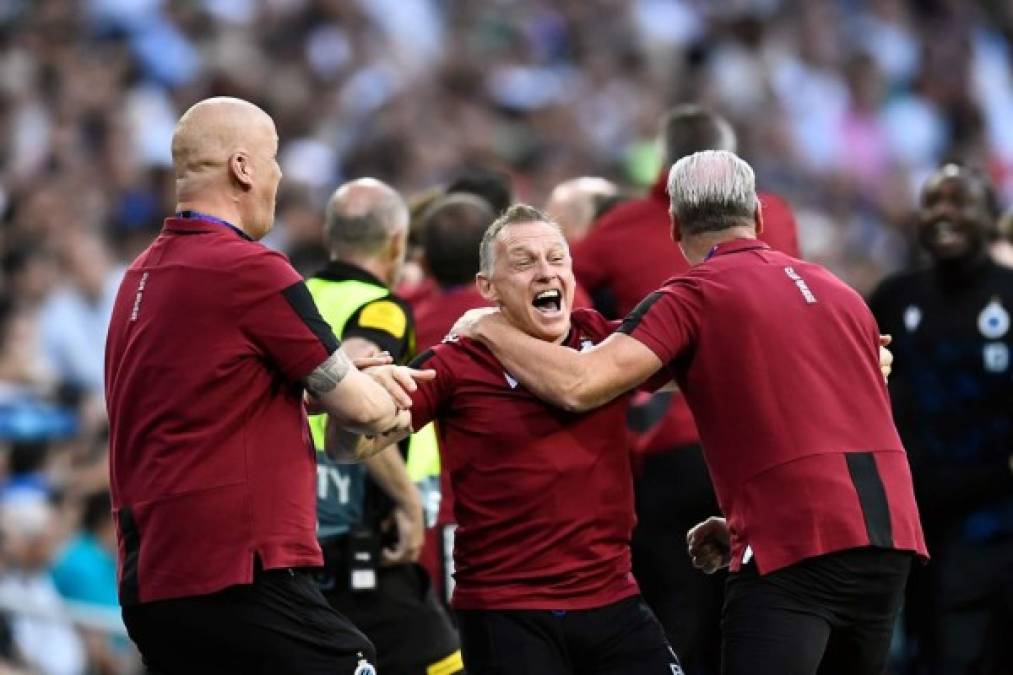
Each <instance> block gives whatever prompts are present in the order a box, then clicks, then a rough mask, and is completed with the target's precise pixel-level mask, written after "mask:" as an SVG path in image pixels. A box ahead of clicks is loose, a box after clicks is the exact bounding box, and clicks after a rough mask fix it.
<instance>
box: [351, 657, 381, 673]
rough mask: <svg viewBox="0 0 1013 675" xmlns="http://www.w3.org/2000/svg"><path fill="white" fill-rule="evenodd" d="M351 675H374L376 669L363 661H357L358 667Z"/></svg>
mask: <svg viewBox="0 0 1013 675" xmlns="http://www.w3.org/2000/svg"><path fill="white" fill-rule="evenodd" d="M352 675H376V668H374V667H373V666H372V665H370V663H369V662H368V661H366V660H365V659H363V660H362V661H359V665H358V666H356V668H355V672H354V673H352Z"/></svg>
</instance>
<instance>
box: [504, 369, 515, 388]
mask: <svg viewBox="0 0 1013 675" xmlns="http://www.w3.org/2000/svg"><path fill="white" fill-rule="evenodd" d="M503 377H505V378H506V381H507V384H509V385H510V388H511V389H516V388H517V380H515V379H514V378H512V377H510V373H508V372H507V371H505V370H504V371H503Z"/></svg>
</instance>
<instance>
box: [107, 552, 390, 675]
mask: <svg viewBox="0 0 1013 675" xmlns="http://www.w3.org/2000/svg"><path fill="white" fill-rule="evenodd" d="M123 621H124V623H126V626H127V632H128V633H129V634H130V639H131V640H133V641H134V642H135V643H136V644H137V647H138V648H139V649H140V651H141V656H142V657H143V659H144V665H145V667H146V668H147V669H148V672H149V673H151V674H152V675H171V674H175V673H180V674H182V675H191V674H194V675H200V674H203V673H208V674H211V673H215V674H216V675H220V674H221V673H244V674H247V673H263V674H264V675H277V674H278V673H286V674H291V675H317V674H319V675H325V674H326V675H359V673H362V672H366V673H371V672H372V670H371V668H370V667H369V666H363V667H361V668H360V665H361V664H363V663H364V662H368V663H375V653H374V651H373V645H372V644H371V643H370V641H369V640H368V639H367V638H366V636H365V635H363V634H362V633H361V632H359V630H358V629H356V627H355V626H353V625H352V624H351V623H350V622H349V621H348V620H347V619H345V618H344V617H343V616H341V615H340V614H338V613H337V612H335V611H334V610H333V609H331V607H330V605H328V604H327V601H326V600H324V598H323V596H322V595H321V594H320V591H319V590H318V589H317V586H316V583H315V582H314V581H313V579H312V578H311V576H310V574H309V573H308V572H305V571H301V570H287V569H282V570H269V571H266V572H262V571H258V572H257V574H256V577H255V579H254V582H253V583H252V584H248V585H240V586H230V587H229V588H226V589H225V590H223V591H219V592H217V593H212V594H209V595H200V596H193V597H188V598H178V599H172V600H161V601H157V602H148V603H144V604H140V605H131V606H128V607H124V608H123ZM357 669H358V671H357Z"/></svg>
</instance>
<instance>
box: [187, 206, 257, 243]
mask: <svg viewBox="0 0 1013 675" xmlns="http://www.w3.org/2000/svg"><path fill="white" fill-rule="evenodd" d="M176 217H177V218H185V219H187V220H206V221H208V222H212V223H217V224H219V225H224V226H225V227H227V228H229V229H230V230H232V231H233V232H235V233H236V234H238V235H239V236H240V237H242V238H243V239H245V240H247V241H253V237H251V236H250V235H248V234H246V233H245V232H243V231H242V230H241V229H239V228H238V227H236V226H235V225H233V224H232V223H230V222H229V221H227V220H222V219H221V218H217V217H215V216H210V215H208V214H206V213H201V212H200V211H178V212H177V213H176Z"/></svg>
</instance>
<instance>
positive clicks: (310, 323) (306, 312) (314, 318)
mask: <svg viewBox="0 0 1013 675" xmlns="http://www.w3.org/2000/svg"><path fill="white" fill-rule="evenodd" d="M281 294H282V295H283V296H285V300H287V301H288V304H289V305H291V307H292V309H294V310H295V313H296V314H297V315H298V316H299V318H300V319H302V320H303V323H305V324H306V327H307V328H309V329H310V330H311V331H312V332H313V334H314V335H316V336H317V338H318V339H319V340H320V342H321V343H322V344H323V345H324V349H326V350H327V353H328V354H333V353H334V352H336V351H338V347H339V346H341V343H340V342H338V338H336V337H334V331H332V330H331V327H330V326H329V325H328V324H327V322H326V321H324V319H323V317H322V316H320V311H319V310H318V309H317V305H316V303H315V302H313V296H312V295H310V289H308V288H306V284H305V283H303V282H301V281H297V282H296V283H294V284H292V285H291V286H289V287H288V288H286V289H285V290H283V291H282V292H281Z"/></svg>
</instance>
